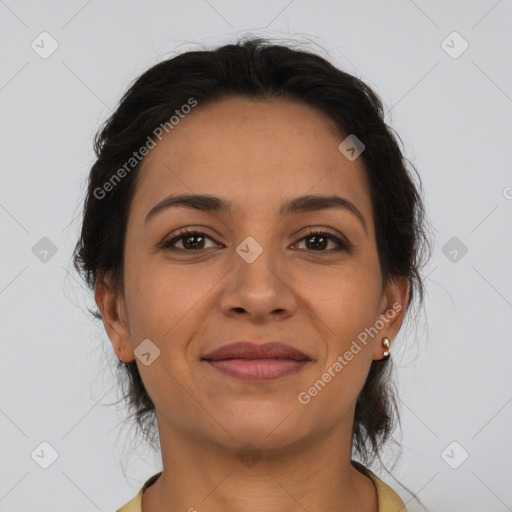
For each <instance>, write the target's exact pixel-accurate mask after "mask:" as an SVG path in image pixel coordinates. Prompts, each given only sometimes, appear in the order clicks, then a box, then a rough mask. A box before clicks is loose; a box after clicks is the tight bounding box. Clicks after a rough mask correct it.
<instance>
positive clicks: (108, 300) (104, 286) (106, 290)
mask: <svg viewBox="0 0 512 512" xmlns="http://www.w3.org/2000/svg"><path fill="white" fill-rule="evenodd" d="M94 300H95V301H96V305H97V306H98V308H99V310H100V312H101V316H102V317H103V325H104V326H105V330H106V331H107V334H108V337H109V338H110V341H111V342H112V347H113V349H114V352H115V354H116V355H117V357H118V358H119V359H121V361H123V362H124V363H129V362H131V361H133V359H135V354H134V352H133V348H132V344H131V338H130V329H129V325H128V321H127V314H126V305H125V301H124V298H123V297H122V295H121V294H120V293H118V292H117V291H115V290H114V288H113V286H112V285H111V282H110V276H109V275H108V274H105V275H102V276H98V277H97V278H96V283H95V287H94Z"/></svg>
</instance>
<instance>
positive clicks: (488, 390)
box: [0, 0, 512, 512]
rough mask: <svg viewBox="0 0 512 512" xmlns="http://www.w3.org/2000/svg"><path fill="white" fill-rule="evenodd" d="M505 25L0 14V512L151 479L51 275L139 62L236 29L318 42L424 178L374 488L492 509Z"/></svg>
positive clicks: (216, 6) (510, 439)
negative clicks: (421, 270) (96, 140)
mask: <svg viewBox="0 0 512 512" xmlns="http://www.w3.org/2000/svg"><path fill="white" fill-rule="evenodd" d="M511 27H512V1H511V0H501V1H495V0H490V1H472V2H469V1H467V0H465V1H457V2H455V1H451V2H446V1H436V2H429V1H425V0H415V1H412V0H397V1H371V2H369V1H365V2H355V1H353V2H349V1H339V2H334V1H331V2H327V1H311V2H306V1H301V0H294V1H290V0H283V1H266V2H247V1H240V2H234V1H231V2H230V1H225V0H224V1H222V0H209V1H206V0H205V1H199V0H195V1H187V2H185V1H183V2H181V1H165V2H164V1H158V2H157V1H147V2H142V1H125V2H117V1H100V0H92V1H86V0H82V1H76V2H75V1H66V2H64V1H19V0H18V1H15V0H0V34H1V38H2V39H1V45H2V52H1V69H0V102H1V125H0V130H1V156H0V158H1V160H0V172H1V180H2V181H1V189H0V222H1V229H2V234H1V237H2V244H1V246H0V247H1V248H0V251H1V252H0V255H1V270H0V311H1V315H2V321H1V362H2V366H1V367H2V371H1V372H0V378H1V383H0V393H1V403H0V432H1V441H0V448H1V452H0V461H1V462H0V465H1V467H0V510H1V511H16V512H18V511H19V512H22V511H27V512H28V511H29V510H30V511H33V510H37V511H39V512H43V511H50V510H51V511H53V512H59V511H69V510H73V511H75V512H78V511H84V512H86V511H91V512H92V511H96V510H101V511H105V512H109V511H113V510H116V508H117V507H119V506H120V505H122V504H124V503H125V502H126V501H128V500H129V499H131V498H132V497H133V496H134V495H135V494H136V493H137V492H138V490H139V488H140V486H141V484H142V482H143V481H145V480H146V479H147V478H148V477H149V476H150V475H152V474H153V473H155V472H156V471H157V470H160V464H159V456H154V455H152V454H151V453H149V450H148V449H147V448H146V447H145V446H144V445H142V444H141V445H140V446H138V447H137V450H132V449H130V450H129V452H130V453H128V454H127V453H126V452H127V450H128V448H127V445H125V443H126V442H127V439H128V437H127V432H128V431H129V430H128V429H127V428H125V429H122V428H120V427H119V426H118V425H119V423H120V422H121V421H122V418H123V413H124V411H123V409H122V408H118V409H117V410H116V408H115V407H114V406H110V407H109V406H107V405H105V404H107V402H113V401H115V400H116V398H117V397H118V394H117V390H116V387H115V379H114V375H113V373H112V371H110V370H108V368H109V365H110V364H111V362H113V356H112V354H111V352H112V350H111V345H110V342H109V340H108V338H107V336H106V334H105V332H104V331H103V327H102V325H101V324H96V323H95V322H94V321H93V320H92V318H91V317H90V316H89V315H88V313H87V310H86V307H87V306H92V305H93V302H92V297H91V296H90V294H88V292H87V291H86V289H85V288H84V287H83V286H82V285H81V284H80V283H79V282H78V280H77V277H76V275H75V274H74V271H73V268H72V266H71V264H70V257H71V251H72V249H73V247H74V243H75V241H76V238H77V235H78V229H79V215H80V209H81V201H82V198H83V194H84V190H85V178H86V175H87V172H88V170H89V167H90V165H91V164H92V162H93V152H92V138H93V135H94V133H95V132H96V130H97V129H98V127H99V125H100V123H101V122H102V121H103V120H104V119H105V118H106V117H107V116H108V115H109V114H110V111H111V110H113V109H114V108H115V106H116V103H117V101H118V100H119V99H120V96H121V94H122V93H123V92H124V90H125V89H126V87H127V86H128V84H129V82H130V81H131V80H132V79H134V78H135V77H136V76H138V75H139V74H140V73H141V72H142V71H144V70H145V69H146V68H148V67H149V66H151V65H153V64H155V63H156V62H158V61H159V60H161V59H163V58H165V57H167V56H170V55H173V54H175V53H176V52H179V51H183V50H185V49H189V48H192V47H195V46H197V44H199V45H207V46H210V45H217V44H221V43H227V42H229V41H232V40H233V39H234V38H235V37H236V36H237V35H242V34H246V33H247V32H251V33H253V34H254V35H263V36H271V37H274V38H279V39H282V40H285V39H287V38H288V37H289V36H292V37H293V38H294V39H299V40H303V41H307V40H310V41H312V42H313V43H312V45H311V48H312V49H315V47H314V44H315V43H318V44H319V45H320V46H322V47H324V48H326V50H327V51H328V53H329V55H330V57H331V58H332V60H333V61H334V62H335V63H336V64H338V65H339V66H340V67H342V68H343V69H345V70H346V71H348V72H351V73H354V74H356V75H357V76H359V77H361V78H362V79H363V80H365V81H366V82H367V83H368V84H369V85H371V86H373V87H374V88H375V90H376V91H377V92H378V93H379V94H380V95H381V97H382V99H383V101H384V103H385V105H386V110H387V116H386V117H387V121H388V123H390V124H391V125H392V126H393V127H394V128H395V129H396V130H397V131H398V133H399V134H400V136H401V137H402V139H403V141H404V145H405V148H406V155H407V156H408V158H410V159H411V160H412V161H413V162H414V164H415V166H416V167H417V168H418V170H419V172H420V174H421V176H422V179H423V182H424V186H425V195H426V205H427V208H428V213H429V215H430V218H431V221H432V223H433V225H434V227H435V229H436V232H435V237H436V239H435V244H436V245H435V251H434V256H433V259H432V261H431V263H430V265H429V266H428V268H427V269H426V270H425V274H428V279H427V304H426V315H425V316H424V317H420V324H419V327H418V328H417V329H415V328H413V327H410V328H409V329H408V330H407V332H406V330H405V329H404V330H403V331H401V333H400V336H399V337H398V339H397V340H396V345H395V346H394V347H393V351H392V357H393V358H394V361H395V363H396V364H397V365H398V366H399V368H398V372H397V377H398V390H399V392H400V396H401V409H402V431H403V435H401V434H400V432H398V431H397V432H396V433H395V437H396V438H397V439H398V440H400V441H401V442H402V443H403V456H402V458H401V460H400V462H399V464H398V465H397V466H396V467H395V468H394V470H393V475H394V476H395V477H396V478H397V480H399V481H400V482H402V483H403V484H404V485H405V486H407V487H408V488H409V489H411V490H412V491H414V492H416V493H417V494H418V496H419V497H420V499H421V500H422V501H423V503H424V504H425V506H426V509H427V510H430V511H435V512H463V511H464V512H477V511H479V512H480V511H483V510H485V511H486V512H502V511H506V510H512V486H511V485H510V482H511V477H512V471H511V467H510V461H511V460H512V436H511V423H512V422H511V420H512V404H511V402H512V376H511V374H512V372H511V371H510V368H511V361H512V343H511V341H512V339H511V335H510V326H509V323H510V320H511V318H512V315H511V313H512V286H511V285H512V271H511V257H510V255H511V254H512V237H511V234H512V165H511V158H510V150H511V148H512V30H511ZM43 31H47V32H48V33H49V34H51V36H52V37H53V38H54V39H55V40H56V41H57V43H58V45H59V46H58V49H57V50H56V51H55V52H54V53H53V54H52V55H51V56H49V57H48V58H46V59H43V58H42V57H41V56H40V55H39V54H38V53H36V52H35V51H34V50H33V49H32V48H31V43H32V41H34V40H35V41H36V43H37V42H38V41H39V43H38V44H39V46H42V45H43V43H41V42H40V39H41V38H40V37H38V36H39V34H40V33H41V32H43ZM453 31H457V32H458V33H459V34H460V35H461V36H462V37H463V38H464V40H466V41H467V42H468V44H469V47H468V49H467V50H466V51H465V52H464V53H462V54H461V55H460V56H458V58H452V57H451V56H450V55H448V53H447V52H446V51H445V49H443V46H442V42H443V40H445V39H446V38H447V36H449V34H451V33H452V32H453ZM452 40H453V37H452V39H448V41H447V43H445V44H449V45H451V46H453V48H452V50H451V51H452V52H454V51H455V52H456V51H458V50H459V49H460V48H462V47H461V41H460V40H454V42H451V41H452ZM44 44H45V48H49V43H48V40H46V42H45V43H44ZM319 51H320V50H319ZM43 237H47V238H49V239H50V240H51V241H52V243H53V244H55V246H56V247H57V253H56V254H55V255H54V256H53V257H51V258H50V257H48V261H46V262H43V261H41V260H40V259H39V258H38V257H36V255H35V254H34V253H33V252H32V248H33V247H34V246H35V245H36V243H37V242H38V241H39V240H40V239H41V238H43ZM453 237H456V238H457V239H458V241H457V240H455V242H454V241H453V240H452V239H453ZM451 240H452V241H451ZM450 241H451V242H450ZM454 243H457V244H459V246H460V244H464V246H466V247H467V253H466V254H465V255H463V256H462V257H461V256H460V255H461V253H460V252H459V253H458V259H457V261H452V260H451V259H450V258H449V257H447V256H445V254H444V252H443V248H444V247H446V244H454ZM452 249H453V247H451V245H448V246H447V249H445V252H448V250H452ZM452 259H453V258H452ZM43 441H46V442H48V443H50V445H52V446H53V447H54V449H55V450H56V451H57V452H58V458H57V460H56V461H55V462H54V463H53V464H52V465H51V466H50V467H49V468H48V469H42V468H41V467H40V466H39V465H38V464H37V463H36V462H34V460H33V459H32V457H31V454H32V453H33V451H34V450H36V452H37V453H41V447H40V444H41V443H42V442H43ZM453 441H455V442H457V443H458V444H457V445H455V448H454V449H453V451H452V450H451V448H450V449H448V451H447V452H445V449H446V448H447V447H448V446H449V445H450V443H452V442H453ZM452 447H453V446H452ZM45 450H46V451H45ZM462 450H465V451H467V453H468V454H469V457H468V458H467V460H465V461H464V462H463V463H462V464H460V465H459V466H458V468H457V469H453V468H452V467H450V465H449V464H448V463H447V461H449V462H450V463H451V464H452V465H458V464H459V463H460V461H461V460H462V455H463V453H464V452H463V451H462ZM43 452H44V453H45V455H44V456H45V457H47V456H48V454H49V451H48V450H47V449H44V447H43ZM443 453H444V456H443ZM391 455H392V453H391ZM42 458H44V457H42ZM390 460H392V459H390ZM326 463H328V461H326ZM124 469H126V473H125V472H124ZM379 474H380V476H381V478H383V479H384V480H385V481H386V482H388V483H389V484H390V485H392V486H393V487H394V488H395V489H396V490H397V492H399V494H400V495H401V496H402V498H403V499H404V501H406V502H407V506H408V508H409V510H410V511H415V510H425V509H423V508H421V507H420V506H419V505H418V504H416V503H415V502H414V501H409V500H410V495H409V494H408V493H407V491H405V490H404V489H403V488H402V487H400V486H399V485H398V484H397V482H396V481H394V480H393V479H392V478H390V477H389V475H388V474H387V473H385V472H380V473H379Z"/></svg>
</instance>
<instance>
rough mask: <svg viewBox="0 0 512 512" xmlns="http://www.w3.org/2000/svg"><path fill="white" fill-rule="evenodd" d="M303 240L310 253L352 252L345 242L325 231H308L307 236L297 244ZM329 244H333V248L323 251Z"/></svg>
mask: <svg viewBox="0 0 512 512" xmlns="http://www.w3.org/2000/svg"><path fill="white" fill-rule="evenodd" d="M303 240H305V241H306V242H305V243H306V248H307V249H308V250H309V251H312V252H333V251H346V252H349V253H350V252H351V250H352V246H351V245H350V244H349V243H347V242H346V241H345V240H343V239H341V238H340V237H338V236H336V235H333V234H331V233H329V232H326V231H310V232H309V233H308V235H307V236H305V237H304V238H302V239H301V240H299V242H302V241H303ZM329 242H333V243H334V244H335V248H334V249H332V250H325V249H326V247H327V246H328V244H329Z"/></svg>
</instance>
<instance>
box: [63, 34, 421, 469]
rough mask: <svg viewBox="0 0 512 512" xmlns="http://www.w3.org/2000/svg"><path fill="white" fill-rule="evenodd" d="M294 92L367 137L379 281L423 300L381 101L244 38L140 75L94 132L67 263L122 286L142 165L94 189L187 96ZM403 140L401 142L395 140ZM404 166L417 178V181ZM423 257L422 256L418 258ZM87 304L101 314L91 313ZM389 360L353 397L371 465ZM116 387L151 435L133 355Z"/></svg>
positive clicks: (413, 201) (414, 223) (278, 48)
mask: <svg viewBox="0 0 512 512" xmlns="http://www.w3.org/2000/svg"><path fill="white" fill-rule="evenodd" d="M234 95H239V96H240V95H241V96H245V97H248V98H251V99H259V100H263V101H265V100H269V99H273V98H286V99H293V100H295V101H298V102H303V103H304V104H307V105H309V106H312V107H314V108H315V109H318V111H320V112H322V113H324V114H326V115H327V116H328V117H329V118H330V119H332V120H333V121H334V122H335V123H336V125H337V127H338V128H339V130H340V133H342V134H345V135H348V134H354V135H356V136H357V138H359V139H360V140H361V141H363V143H364V144H365V150H364V152H363V153H362V154H361V157H360V158H361V159H362V162H363V166H364V168H365V171H366V174H367V177H368V182H369V184H370V195H371V202H372V207H373V220H374V225H375V229H376V242H377V249H378V257H379V263H380V268H381V273H382V278H383V283H384V286H385V285H386V284H387V283H388V282H389V280H390V279H392V278H393V277H397V276H406V277H407V278H408V279H409V284H410V294H409V300H408V303H407V305H406V311H405V312H406V313H407V312H408V310H409V308H410V306H411V304H412V301H413V299H415V298H416V299H419V302H420V303H423V299H424V285H423V282H422V277H421V274H420V269H421V267H422V265H423V264H424V263H426V261H427V260H428V259H429V257H430V254H427V252H429V251H427V249H429V250H430V240H429V237H428V236H427V231H428V230H427V228H428V226H427V223H426V215H425V210H424V205H423V203H422V199H421V195H420V192H422V187H421V179H420V177H419V175H418V173H417V171H416V169H414V166H413V165H412V164H410V162H409V161H408V160H407V159H406V158H405V157H404V156H403V154H402V152H401V150H400V148H399V145H398V142H397V140H398V139H400V137H399V136H398V135H397V134H396V132H394V131H393V130H392V128H390V127H389V126H388V125H387V124H386V122H385V121H384V112H383V106H382V102H381V100H380V99H379V97H378V96H377V94H376V93H375V92H374V91H373V90H372V89H371V88H370V87H369V86H368V85H366V84H365V83H363V82H362V81H361V80H360V79H358V78H356V77H354V76H352V75H350V74H348V73H346V72H344V71H341V70H340V69H338V68H337V67H335V66H334V65H332V64H331V63H329V62H328V61H327V60H326V59H324V58H323V57H321V56H319V55H317V54H315V53H313V52H310V51H306V50H302V49H297V48H291V47H289V46H284V45H281V44H274V43H271V42H269V41H268V40H266V39H261V38H251V37H249V38H245V39H240V40H238V41H237V42H236V43H234V44H228V45H225V46H221V47H219V48H215V49H213V50H194V51H187V52H185V53H182V54H179V55H177V56H174V57H172V58H169V59H167V60H164V61H162V62H160V63H158V64H156V65H154V66H153V67H151V68H150V69H148V70H147V71H145V72H144V73H143V74H142V75H141V76H140V77H138V78H137V79H136V80H135V81H134V82H133V84H132V85H131V86H130V87H129V89H128V90H127V92H126V93H125V94H124V96H123V97H122V99H121V101H120V103H119V105H118V107H117V109H116V111H115V112H114V113H113V114H112V115H111V117H110V118H109V119H108V120H107V121H106V122H105V124H104V125H103V126H102V128H101V129H100V131H99V132H98V133H97V135H96V138H95V144H94V149H95V154H96V161H95V163H94V165H93V166H92V169H91V171H90V174H89V180H88V190H87V195H86V198H85V202H84V211H83V223H82V229H81V236H80V238H79V240H78V242H77V244H76V247H75V251H74V254H73V262H74V266H75V269H76V270H77V271H78V272H79V273H80V274H81V276H82V277H83V279H84V280H85V282H86V284H87V285H88V287H89V288H90V289H92V290H94V288H95V284H96V280H97V279H100V280H102V281H103V282H105V281H104V277H105V276H106V275H107V274H108V275H109V277H110V284H111V285H112V286H113V287H114V288H115V289H117V290H119V291H121V292H124V288H123V280H122V276H123V251H124V241H125V235H126V233H125V231H126V223H127V218H128V212H129V208H130V203H131V199H132V197H133V194H134V190H135V186H136V183H137V176H138V173H137V171H138V170H139V168H140V163H139V164H137V165H136V166H134V168H133V170H132V171H131V172H129V173H127V174H126V176H125V177H124V178H123V179H122V180H121V181H120V182H119V183H117V184H116V185H115V186H114V187H112V190H111V191H110V192H109V193H108V194H106V195H105V197H103V198H101V199H98V198H97V193H96V194H95V190H96V191H97V190H98V189H99V188H101V187H102V186H103V185H104V184H105V183H106V182H107V181H108V180H109V179H110V178H111V177H112V176H113V175H114V174H115V173H116V171H117V170H118V169H120V168H121V167H122V166H123V165H124V164H125V163H126V162H127V161H128V160H129V159H130V158H131V156H132V154H133V152H134V150H137V149H138V148H140V147H141V146H143V145H144V144H145V142H146V140H147V139H148V137H149V136H151V134H152V133H154V130H155V128H156V127H158V126H159V125H161V124H163V123H165V122H167V121H168V120H169V118H170V116H172V115H173V114H174V113H175V111H176V110H177V109H180V107H181V106H182V105H184V104H186V103H187V102H188V101H189V99H190V98H191V97H192V98H194V99H195V100H196V101H197V102H198V104H199V105H203V106H204V105H206V104H207V103H211V102H214V101H216V100H220V99H223V98H226V97H230V96H234ZM400 142H401V141H400ZM409 167H410V168H411V169H413V170H414V171H415V173H416V175H417V177H418V180H419V182H418V184H417V185H416V184H415V183H414V181H413V179H412V174H411V173H410V171H409ZM425 256H428V257H427V258H426V259H425ZM91 312H92V313H93V314H94V315H95V316H96V317H97V318H98V319H101V314H100V313H99V311H92V310H91ZM391 368H392V360H391V358H390V359H384V360H379V361H373V362H372V363H371V367H370V370H369V374H368V376H367V379H366V382H365V384H364V387H363V389H362V391H361V393H360V395H359V397H358V399H357V403H356V408H355V418H354V427H353V450H354V452H355V453H356V454H358V455H359V457H360V458H361V459H362V461H363V462H364V463H366V464H370V463H372V462H373V461H374V459H375V456H378V457H379V460H380V456H379V452H380V450H381V448H382V446H383V444H384V443H385V442H386V441H388V440H389V438H390V436H391V433H392V431H393V430H394V427H395V421H394V420H395V417H396V418H398V419H399V414H398V408H397V402H396V397H395V393H396V390H394V389H393V388H394V385H393V382H392V379H391V378H390V376H391ZM118 370H119V374H120V382H121V386H122V387H123V389H124V386H125V385H127V387H128V389H127V390H126V391H127V392H126V394H125V395H124V396H123V399H124V400H126V399H128V403H129V406H130V408H131V410H132V411H133V414H132V415H131V417H132V416H135V419H136V425H138V427H140V429H141V431H142V432H143V433H144V434H145V436H146V438H148V439H149V437H150V432H153V434H154V433H155V430H157V426H156V416H155V414H154V413H155V407H154V404H153V401H152V400H151V398H150V397H149V395H148V393H147V391H146V389H145V387H144V384H143V382H142V380H141V377H140V374H139V371H138V369H137V364H136V362H135V360H133V361H131V362H130V363H127V364H124V363H121V362H119V366H118Z"/></svg>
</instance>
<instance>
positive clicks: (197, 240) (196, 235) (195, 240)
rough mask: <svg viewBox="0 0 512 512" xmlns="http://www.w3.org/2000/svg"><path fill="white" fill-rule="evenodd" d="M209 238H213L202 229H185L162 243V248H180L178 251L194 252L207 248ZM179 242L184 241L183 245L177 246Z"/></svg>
mask: <svg viewBox="0 0 512 512" xmlns="http://www.w3.org/2000/svg"><path fill="white" fill-rule="evenodd" d="M207 239H208V240H212V238H210V237H209V236H207V235H206V234H205V233H202V232H200V231H189V230H185V231H183V232H181V233H180V234H179V235H178V236H176V237H174V238H173V239H172V240H169V241H167V242H164V244H163V245H162V248H163V249H171V250H178V251H186V252H193V251H198V250H202V249H205V246H204V244H205V242H206V240H207ZM178 242H181V243H182V247H175V245H176V244H177V243H178ZM206 248H207V249H208V247H206Z"/></svg>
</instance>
